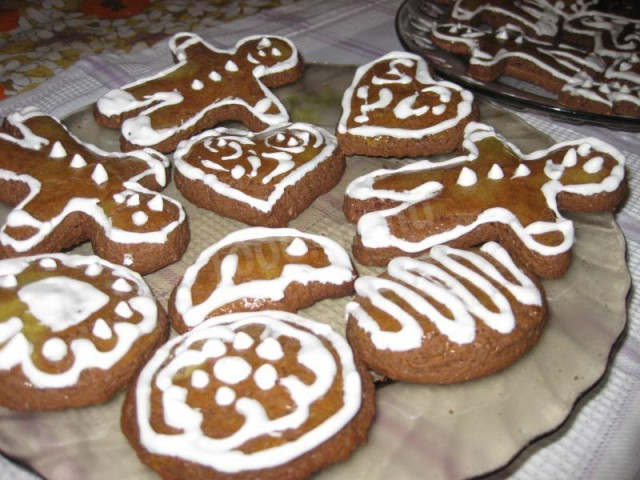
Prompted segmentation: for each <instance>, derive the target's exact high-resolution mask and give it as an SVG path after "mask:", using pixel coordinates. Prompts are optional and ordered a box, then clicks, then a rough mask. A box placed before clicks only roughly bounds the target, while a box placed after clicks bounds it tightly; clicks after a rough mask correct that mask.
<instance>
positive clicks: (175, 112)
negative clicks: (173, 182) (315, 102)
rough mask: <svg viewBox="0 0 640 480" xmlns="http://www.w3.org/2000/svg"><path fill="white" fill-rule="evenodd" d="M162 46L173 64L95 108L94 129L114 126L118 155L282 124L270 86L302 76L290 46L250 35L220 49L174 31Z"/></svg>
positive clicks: (283, 118)
mask: <svg viewBox="0 0 640 480" xmlns="http://www.w3.org/2000/svg"><path fill="white" fill-rule="evenodd" d="M169 47H170V49H171V51H172V52H173V55H174V58H175V60H176V62H177V63H176V65H175V66H173V67H171V68H168V69H166V70H163V71H161V72H159V73H157V74H156V75H153V76H151V77H148V78H143V79H141V80H138V81H136V82H133V83H131V84H129V85H126V86H124V87H122V88H119V89H115V90H111V91H110V92H108V93H107V94H105V95H104V96H103V97H102V98H100V99H99V100H98V102H97V103H96V106H95V110H94V113H95V118H96V121H97V122H98V124H99V125H103V126H106V127H112V128H116V127H119V128H121V130H122V138H121V146H122V149H123V150H125V151H126V150H132V149H135V148H140V147H153V148H155V149H156V150H159V151H161V152H171V151H173V150H174V149H175V148H176V146H177V145H178V142H180V141H181V140H184V139H187V138H189V137H191V136H192V135H194V134H195V133H197V132H199V131H201V130H204V129H205V128H209V127H213V126H214V125H216V124H217V123H219V122H222V121H225V120H237V121H240V122H242V123H244V124H245V125H246V126H247V127H248V128H250V129H252V130H262V129H265V128H267V127H269V126H272V125H277V124H279V123H282V122H285V121H287V120H288V119H289V115H288V113H287V111H286V110H285V108H284V106H283V105H282V103H280V101H279V100H278V98H277V97H276V96H275V95H274V94H273V93H272V92H271V91H270V90H269V88H273V87H279V86H281V85H284V84H287V83H291V82H293V81H295V80H297V79H298V78H299V77H300V76H301V75H302V70H303V63H302V60H301V57H300V55H299V54H298V50H297V49H296V47H295V46H294V45H293V43H291V41H289V40H287V39H286V38H283V37H273V36H252V37H246V38H244V39H243V40H241V41H240V42H238V43H237V44H236V46H235V48H234V49H232V50H220V49H217V48H215V47H213V46H212V45H210V44H208V43H207V42H205V41H204V40H202V38H200V37H199V36H198V35H196V34H194V33H178V34H176V35H174V36H173V37H172V38H171V40H170V41H169Z"/></svg>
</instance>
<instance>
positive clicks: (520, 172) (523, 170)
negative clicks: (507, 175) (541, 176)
mask: <svg viewBox="0 0 640 480" xmlns="http://www.w3.org/2000/svg"><path fill="white" fill-rule="evenodd" d="M530 173H531V170H529V167H527V166H526V165H525V164H524V163H521V164H520V165H518V168H516V171H515V172H513V176H512V177H511V178H518V177H526V176H527V175H529V174H530Z"/></svg>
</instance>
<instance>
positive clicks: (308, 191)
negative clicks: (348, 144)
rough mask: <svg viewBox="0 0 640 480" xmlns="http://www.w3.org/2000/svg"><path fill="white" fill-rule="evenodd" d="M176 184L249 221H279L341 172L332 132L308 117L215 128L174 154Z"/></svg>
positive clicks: (207, 204)
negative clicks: (258, 128) (265, 125)
mask: <svg viewBox="0 0 640 480" xmlns="http://www.w3.org/2000/svg"><path fill="white" fill-rule="evenodd" d="M174 159H175V166H176V172H175V175H174V178H175V182H176V185H177V187H178V188H179V189H180V191H181V192H182V194H183V195H184V196H185V197H186V198H187V199H188V200H190V201H191V202H193V203H194V204H196V205H198V206H199V207H203V208H206V209H208V210H211V211H213V212H216V213H218V214H220V215H224V216H226V217H230V218H234V219H236V220H240V221H242V222H245V223H248V224H251V225H262V226H265V227H284V226H286V225H287V224H288V223H289V221H290V220H292V219H293V218H295V217H297V216H298V215H299V214H300V213H301V212H302V211H304V210H305V209H306V208H307V207H308V206H309V205H311V203H312V202H313V201H314V200H315V199H316V197H318V196H320V195H322V194H323V193H326V192H327V191H329V190H331V188H333V187H334V186H335V185H336V184H337V183H338V181H339V180H340V177H342V174H343V172H344V168H345V162H344V155H343V154H342V152H341V151H340V149H339V148H338V144H337V142H336V139H335V137H334V136H333V135H331V134H330V133H329V132H327V131H326V130H324V129H322V128H318V127H315V126H313V125H309V124H307V123H294V124H288V123H285V124H281V125H278V126H276V127H272V128H269V129H267V130H264V131H262V132H260V133H257V134H253V133H251V132H247V131H244V130H236V129H227V128H216V129H213V130H207V131H205V132H203V133H201V134H200V135H197V136H195V137H193V138H192V139H190V140H186V141H184V142H182V143H180V145H179V146H178V149H177V150H176V152H175V155H174Z"/></svg>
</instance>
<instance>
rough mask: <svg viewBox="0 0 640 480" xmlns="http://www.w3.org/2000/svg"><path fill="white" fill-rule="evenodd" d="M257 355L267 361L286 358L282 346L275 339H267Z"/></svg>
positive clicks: (263, 341)
mask: <svg viewBox="0 0 640 480" xmlns="http://www.w3.org/2000/svg"><path fill="white" fill-rule="evenodd" d="M256 353H257V354H258V356H259V357H260V358H263V359H265V360H271V361H274V362H275V361H276V360H280V359H281V358H282V357H283V356H284V351H283V350H282V345H280V342H278V340H276V339H275V338H271V337H267V338H265V339H264V340H262V342H260V345H258V347H257V348H256Z"/></svg>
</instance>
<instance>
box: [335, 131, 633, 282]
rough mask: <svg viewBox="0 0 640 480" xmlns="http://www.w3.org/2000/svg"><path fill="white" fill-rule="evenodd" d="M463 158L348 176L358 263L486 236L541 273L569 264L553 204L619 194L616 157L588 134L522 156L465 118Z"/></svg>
mask: <svg viewBox="0 0 640 480" xmlns="http://www.w3.org/2000/svg"><path fill="white" fill-rule="evenodd" d="M463 145H464V148H465V149H466V150H467V152H468V153H467V155H463V156H461V157H456V158H453V159H450V160H446V161H444V162H432V161H429V160H424V161H420V162H415V163H413V164H411V165H407V166H405V167H402V168H399V169H397V170H384V169H383V170H377V171H375V172H372V173H370V174H367V175H364V176H362V177H360V178H357V179H356V180H354V181H353V182H352V183H351V184H350V185H349V186H348V187H347V191H346V197H345V202H344V212H345V214H346V216H347V219H348V220H349V221H351V222H357V223H358V226H357V236H356V238H355V240H354V245H353V253H354V255H355V256H356V259H357V260H359V261H360V262H361V263H363V264H369V265H385V264H386V263H387V262H388V261H389V260H391V258H393V257H397V256H402V255H411V256H417V255H420V254H422V253H423V252H426V251H428V250H429V249H430V248H432V247H434V246H435V245H439V244H449V245H451V246H455V247H469V246H473V245H476V244H479V243H482V242H485V241H488V240H496V241H498V242H500V244H502V245H503V246H504V247H505V248H506V249H507V250H508V251H509V253H510V254H511V255H513V256H514V258H516V259H517V260H519V261H520V263H522V264H523V265H524V266H525V267H527V268H528V269H530V270H531V271H533V272H534V273H536V274H537V275H539V276H543V277H557V276H560V275H562V274H563V273H564V272H565V270H566V269H567V268H568V266H569V262H570V250H571V246H572V244H573V239H574V230H573V223H572V222H571V221H570V220H568V219H566V218H564V217H563V216H562V215H561V214H560V212H559V210H563V209H565V210H573V211H602V210H612V209H614V208H615V207H616V205H618V203H619V202H620V201H621V200H622V198H623V197H624V194H625V192H626V180H625V172H624V157H623V156H622V154H621V153H620V152H618V151H617V150H616V149H615V148H613V147H612V146H610V145H608V144H606V143H605V142H602V141H600V140H598V139H595V138H586V139H582V140H579V141H572V142H563V143H559V144H557V145H555V146H553V147H551V148H548V149H545V150H540V151H536V152H532V153H530V154H528V155H525V154H523V153H522V152H521V151H520V150H519V149H518V148H517V147H516V146H515V145H513V144H511V143H509V142H507V141H506V140H505V139H504V138H502V137H500V136H499V135H497V134H496V133H495V131H494V130H493V129H492V128H491V127H489V126H487V125H483V124H479V123H472V124H470V125H469V126H468V127H467V129H466V132H465V141H464V144H463Z"/></svg>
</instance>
